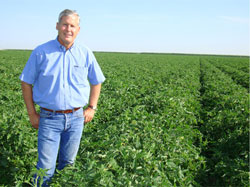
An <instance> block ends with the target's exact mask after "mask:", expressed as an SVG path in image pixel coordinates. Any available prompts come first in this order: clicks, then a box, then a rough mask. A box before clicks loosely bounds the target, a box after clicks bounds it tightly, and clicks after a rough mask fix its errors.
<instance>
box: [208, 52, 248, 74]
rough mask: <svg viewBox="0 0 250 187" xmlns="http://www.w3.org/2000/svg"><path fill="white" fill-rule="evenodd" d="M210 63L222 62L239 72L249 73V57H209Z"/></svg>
mask: <svg viewBox="0 0 250 187" xmlns="http://www.w3.org/2000/svg"><path fill="white" fill-rule="evenodd" d="M207 59H208V60H209V61H212V62H214V61H215V62H220V63H221V64H224V65H227V66H230V67H232V68H234V69H237V70H239V71H242V72H245V73H249V57H213V56H210V57H207Z"/></svg>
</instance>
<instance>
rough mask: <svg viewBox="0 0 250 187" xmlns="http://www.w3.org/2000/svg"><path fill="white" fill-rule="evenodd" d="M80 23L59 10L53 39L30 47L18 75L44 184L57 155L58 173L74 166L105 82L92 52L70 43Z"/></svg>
mask: <svg viewBox="0 0 250 187" xmlns="http://www.w3.org/2000/svg"><path fill="white" fill-rule="evenodd" d="M79 22H80V17H79V15H78V14H77V13H76V12H75V11H72V10H68V9H66V10H64V11H62V12H61V13H60V15H59V19H58V23H57V25H56V29H57V30H58V36H57V38H56V39H55V40H51V41H49V42H47V43H45V44H42V45H40V46H38V47H37V48H35V49H34V51H33V52H32V54H31V56H30V58H29V60H28V62H27V64H26V66H25V68H24V70H23V72H22V74H21V76H20V80H21V81H22V91H23V98H24V102H25V104H26V107H27V111H28V115H29V119H30V123H31V125H32V126H33V127H34V128H36V129H38V162H37V168H38V169H40V168H42V169H47V172H46V174H47V176H46V177H44V179H43V180H44V183H43V185H45V186H46V185H47V182H48V181H50V179H51V177H52V176H53V174H54V171H55V168H56V161H57V156H58V166H57V168H58V169H59V170H61V169H63V168H64V167H65V166H66V165H69V164H70V165H72V164H73V163H74V160H75V157H76V155H77V152H78V148H79V144H80V139H81V135H82V130H83V126H84V123H88V122H90V121H91V120H92V119H93V117H94V114H95V110H96V107H97V102H98V98H99V95H100V90H101V83H102V82H104V80H105V77H104V75H103V73H102V71H101V69H100V67H99V65H98V63H97V61H96V59H95V57H94V55H93V53H92V52H91V51H90V50H89V49H88V48H86V47H83V46H80V45H78V44H77V43H76V42H75V38H76V36H77V35H78V33H79V31H80V26H79ZM89 83H90V85H89ZM34 103H36V104H38V105H39V106H40V114H38V113H37V111H36V109H35V106H34ZM88 103H89V104H88ZM87 104H88V107H87V108H86V109H85V110H83V107H84V106H85V105H87Z"/></svg>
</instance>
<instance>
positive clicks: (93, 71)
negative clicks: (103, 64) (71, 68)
mask: <svg viewBox="0 0 250 187" xmlns="http://www.w3.org/2000/svg"><path fill="white" fill-rule="evenodd" d="M89 61H90V66H89V69H88V79H89V82H90V84H92V85H97V84H100V83H103V82H104V81H105V77H104V75H103V73H102V70H101V68H100V66H99V64H98V62H97V61H96V58H95V56H94V54H93V53H92V52H90V53H89Z"/></svg>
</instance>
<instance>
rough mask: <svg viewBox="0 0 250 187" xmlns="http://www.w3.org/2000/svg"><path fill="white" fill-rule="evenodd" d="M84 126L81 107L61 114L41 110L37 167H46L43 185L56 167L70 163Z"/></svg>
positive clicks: (74, 155) (76, 149)
mask: <svg viewBox="0 0 250 187" xmlns="http://www.w3.org/2000/svg"><path fill="white" fill-rule="evenodd" d="M83 127H84V116H83V109H82V108H80V109H79V110H77V111H74V112H73V113H68V114H62V113H55V112H49V111H46V110H43V109H42V108H41V112H40V122H39V129H38V162H37V169H40V168H42V169H47V172H46V174H47V176H45V177H43V181H44V183H43V186H46V183H47V182H48V181H50V180H51V177H52V176H53V174H54V172H55V168H56V163H57V159H58V165H57V169H58V170H61V169H63V168H64V167H65V166H66V165H72V164H73V163H74V160H75V158H76V155H77V152H78V148H79V145H80V140H81V136H82V131H83ZM57 157H58V158H57Z"/></svg>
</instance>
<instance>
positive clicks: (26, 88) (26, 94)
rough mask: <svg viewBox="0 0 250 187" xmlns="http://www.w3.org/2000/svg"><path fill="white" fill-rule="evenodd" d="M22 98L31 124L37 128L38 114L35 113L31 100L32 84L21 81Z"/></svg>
mask: <svg viewBox="0 0 250 187" xmlns="http://www.w3.org/2000/svg"><path fill="white" fill-rule="evenodd" d="M22 91H23V99H24V102H25V105H26V108H27V112H28V115H29V119H30V123H31V125H32V126H33V127H34V128H36V129H38V126H39V119H40V116H39V114H37V112H36V109H35V105H34V102H33V94H32V93H33V92H32V85H30V84H27V83H26V82H23V81H22Z"/></svg>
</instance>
